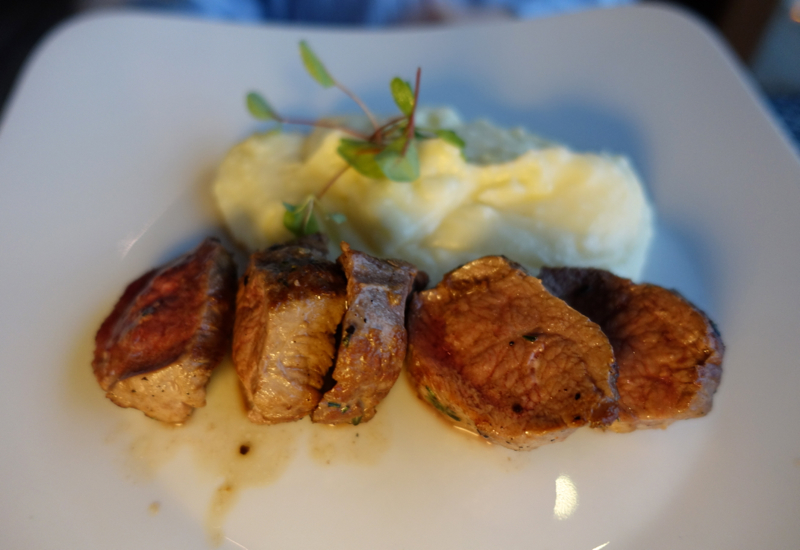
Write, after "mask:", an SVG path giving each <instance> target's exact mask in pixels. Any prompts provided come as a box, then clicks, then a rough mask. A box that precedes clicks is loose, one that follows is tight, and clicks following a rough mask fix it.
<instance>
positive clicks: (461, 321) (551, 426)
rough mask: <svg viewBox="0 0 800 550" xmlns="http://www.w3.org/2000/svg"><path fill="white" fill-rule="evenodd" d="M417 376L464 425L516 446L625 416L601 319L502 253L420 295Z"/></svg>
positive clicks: (415, 325) (430, 398)
mask: <svg viewBox="0 0 800 550" xmlns="http://www.w3.org/2000/svg"><path fill="white" fill-rule="evenodd" d="M408 355H409V356H408V372H409V375H410V377H411V380H412V382H413V384H414V386H415V387H416V389H417V392H418V393H419V395H420V397H421V398H422V399H424V400H426V401H427V402H428V403H430V404H431V405H432V406H433V407H435V408H436V409H437V410H438V411H439V412H441V413H442V414H443V415H444V416H446V417H447V418H449V419H450V420H451V421H452V422H454V423H455V424H456V425H459V426H461V427H464V428H466V429H468V430H470V431H472V432H475V433H477V434H480V435H481V436H483V437H484V438H486V439H487V440H489V441H491V442H493V443H497V444H498V445H502V446H504V447H508V448H511V449H516V450H527V449H533V448H535V447H538V446H540V445H543V444H546V443H550V442H553V441H558V440H561V439H564V438H565V437H567V436H568V435H569V434H570V433H572V432H573V431H574V430H575V429H577V428H578V427H580V426H583V425H586V424H589V425H592V426H597V425H608V424H610V423H611V422H613V421H614V420H615V419H616V417H617V405H616V398H617V394H616V389H615V378H616V366H615V364H614V357H613V353H612V351H611V346H610V344H609V342H608V339H607V338H606V337H605V335H604V334H603V333H602V331H601V330H600V327H598V326H597V325H596V324H595V323H593V322H591V321H590V320H589V319H587V318H586V317H584V316H583V315H581V314H580V313H578V312H577V311H575V310H574V309H572V308H570V307H569V306H567V305H566V304H565V303H564V302H563V301H561V300H559V299H558V298H555V297H553V296H552V295H551V294H550V293H549V292H547V291H546V290H545V288H544V287H543V286H542V284H541V283H540V281H539V280H538V279H537V278H535V277H532V276H530V275H528V273H527V272H526V271H525V270H524V269H523V268H522V267H521V266H520V265H518V264H516V263H514V262H511V261H509V260H508V259H506V258H504V257H502V256H489V257H485V258H481V259H479V260H475V261H474V262H471V263H468V264H466V265H464V266H462V267H460V268H458V269H456V270H454V271H451V272H450V273H448V274H447V275H445V277H444V279H443V280H442V282H441V283H439V285H437V286H436V287H435V288H433V289H431V290H427V291H424V292H421V293H419V294H416V295H414V297H413V298H412V302H411V306H410V309H409V351H408Z"/></svg>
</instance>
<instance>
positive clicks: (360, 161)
mask: <svg viewBox="0 0 800 550" xmlns="http://www.w3.org/2000/svg"><path fill="white" fill-rule="evenodd" d="M336 152H337V153H339V156H340V157H342V158H343V159H344V160H345V162H347V164H349V165H350V166H352V167H353V168H355V170H356V171H357V172H358V173H359V174H363V175H365V176H367V177H368V178H374V179H381V178H383V177H384V173H383V171H382V170H381V167H380V166H379V165H378V163H377V162H376V160H375V156H376V155H377V154H378V153H380V152H381V148H380V146H378V145H376V144H374V143H370V142H368V141H359V140H356V139H347V138H342V140H341V141H340V142H339V147H338V149H336Z"/></svg>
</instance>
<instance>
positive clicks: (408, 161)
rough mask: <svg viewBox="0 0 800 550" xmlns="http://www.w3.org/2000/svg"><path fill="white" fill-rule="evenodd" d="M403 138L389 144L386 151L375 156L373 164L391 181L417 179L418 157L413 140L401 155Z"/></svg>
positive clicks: (403, 143)
mask: <svg viewBox="0 0 800 550" xmlns="http://www.w3.org/2000/svg"><path fill="white" fill-rule="evenodd" d="M404 145H405V137H402V138H400V139H398V140H396V141H394V142H392V143H390V144H389V145H388V146H387V147H386V149H384V150H383V151H381V152H380V153H378V154H377V155H375V162H376V163H377V164H378V166H380V168H381V170H382V171H383V173H384V174H385V175H386V177H387V178H389V179H390V180H392V181H399V182H411V181H414V180H416V179H417V178H419V155H418V154H417V146H416V144H415V143H414V140H411V143H409V144H408V146H407V147H406V151H405V154H403V146H404Z"/></svg>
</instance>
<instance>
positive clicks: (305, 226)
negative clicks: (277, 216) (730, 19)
mask: <svg viewBox="0 0 800 550" xmlns="http://www.w3.org/2000/svg"><path fill="white" fill-rule="evenodd" d="M283 206H284V208H286V212H284V213H283V226H284V227H285V228H286V229H288V230H289V231H291V232H292V233H293V234H294V235H295V236H296V237H302V236H304V235H311V234H313V233H318V232H319V222H318V221H317V217H316V216H315V215H314V197H313V196H312V197H308V198H307V199H306V200H305V201H304V202H303V203H302V204H300V205H299V206H295V205H292V204H288V203H283Z"/></svg>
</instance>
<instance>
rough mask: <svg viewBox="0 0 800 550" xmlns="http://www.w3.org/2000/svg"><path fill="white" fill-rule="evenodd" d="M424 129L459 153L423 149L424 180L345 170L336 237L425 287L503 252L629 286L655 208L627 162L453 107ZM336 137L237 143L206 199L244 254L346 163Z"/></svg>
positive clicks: (322, 133) (431, 143)
mask: <svg viewBox="0 0 800 550" xmlns="http://www.w3.org/2000/svg"><path fill="white" fill-rule="evenodd" d="M420 118H421V119H422V120H421V122H420V124H424V125H426V126H428V127H442V128H451V129H454V130H456V131H457V132H458V133H459V135H460V136H461V137H462V138H463V139H464V140H465V141H466V143H467V146H466V148H465V150H464V155H463V156H462V154H461V152H460V151H459V150H458V149H457V148H455V147H453V146H452V145H449V144H448V143H445V142H444V141H442V140H439V139H431V140H425V141H422V142H420V144H419V157H420V171H421V174H420V178H419V179H418V180H417V181H414V182H412V183H398V182H393V181H389V180H373V179H369V178H366V177H364V176H362V175H360V174H358V173H357V172H356V171H355V170H352V169H350V170H347V171H346V172H345V173H344V174H343V176H342V177H341V178H340V179H339V180H338V181H337V182H336V183H335V184H334V185H333V186H332V187H331V188H330V190H329V191H328V192H327V193H326V195H325V196H324V197H323V199H322V205H323V206H324V208H325V209H326V210H327V211H328V212H341V213H343V214H345V215H346V216H347V221H346V222H345V223H343V224H341V225H335V224H332V223H329V224H328V227H327V229H328V233H329V235H330V236H331V238H332V240H333V241H334V242H336V241H337V240H345V241H347V242H349V243H350V245H351V246H353V247H354V248H356V249H361V250H364V251H366V252H369V253H371V254H374V255H377V256H382V257H395V258H401V259H404V260H407V261H410V262H413V263H415V264H416V265H417V266H419V267H420V268H421V269H424V270H425V271H427V272H428V273H429V274H430V275H431V279H432V280H433V281H438V280H439V279H440V278H441V276H442V275H443V274H444V273H445V272H447V271H449V270H450V269H453V268H455V267H457V266H458V265H461V264H463V263H466V262H468V261H470V260H473V259H475V258H478V257H480V256H485V255H490V254H504V255H506V256H508V257H509V258H511V259H513V260H515V261H517V262H519V263H521V264H523V265H525V266H527V267H529V268H531V269H532V270H533V272H534V273H535V272H536V271H537V270H538V268H539V267H541V266H543V265H548V266H580V267H599V268H604V269H608V270H610V271H613V272H614V273H616V274H618V275H621V276H624V277H630V278H633V279H637V278H638V277H639V275H640V273H641V270H642V267H643V265H644V262H645V257H646V253H647V248H648V245H649V242H650V239H651V236H652V223H653V222H652V211H651V208H650V205H649V204H648V201H647V199H646V196H645V193H644V190H643V189H642V185H641V183H640V182H639V179H638V178H637V176H636V174H635V173H634V171H633V170H632V168H631V166H630V163H629V162H628V161H627V159H625V158H623V157H618V156H610V155H597V154H579V153H576V152H573V151H571V150H569V149H567V148H565V147H563V146H560V145H557V144H553V143H550V142H547V141H545V140H542V139H540V138H538V137H536V136H533V135H530V134H528V133H526V132H524V131H522V130H519V129H512V130H505V129H500V128H497V127H494V126H492V125H491V124H489V123H488V122H485V121H477V122H474V123H469V124H465V123H462V121H461V120H460V118H459V117H458V115H457V114H456V113H455V112H454V111H452V110H450V109H441V110H429V111H425V112H421V113H420ZM341 137H342V134H341V133H340V132H338V131H332V130H316V131H315V132H313V133H312V134H311V135H310V136H307V135H304V134H299V133H283V132H270V133H265V134H257V135H254V136H252V137H250V138H248V139H246V140H245V141H243V142H242V143H240V144H238V145H236V146H235V147H234V148H233V149H232V150H231V151H230V153H229V154H228V156H227V157H226V158H225V160H224V161H223V162H222V165H221V166H220V169H219V173H218V176H217V179H216V181H215V183H214V193H215V196H216V199H217V202H218V204H219V207H220V210H221V211H222V214H223V216H224V218H225V220H226V222H227V224H228V226H229V228H230V230H231V232H232V234H233V236H234V237H235V238H236V239H237V240H238V241H240V242H241V243H242V244H243V245H245V246H246V247H247V248H249V249H251V250H256V249H259V248H263V247H266V246H268V245H270V244H274V243H277V242H283V241H286V240H288V239H290V238H291V237H292V236H291V234H290V233H289V232H288V231H287V230H286V229H285V228H284V227H283V213H284V207H283V202H288V203H292V204H297V203H299V202H300V201H301V200H302V199H303V198H304V197H305V196H307V195H309V194H312V193H315V192H318V191H319V190H320V189H322V188H323V187H324V186H325V184H326V183H327V182H328V181H329V180H330V179H331V178H333V177H334V176H335V175H336V174H337V173H338V172H339V171H341V170H342V168H343V167H344V166H345V162H344V161H343V160H342V159H341V158H340V157H339V155H338V154H337V153H336V148H337V147H338V143H339V140H340V139H341Z"/></svg>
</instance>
